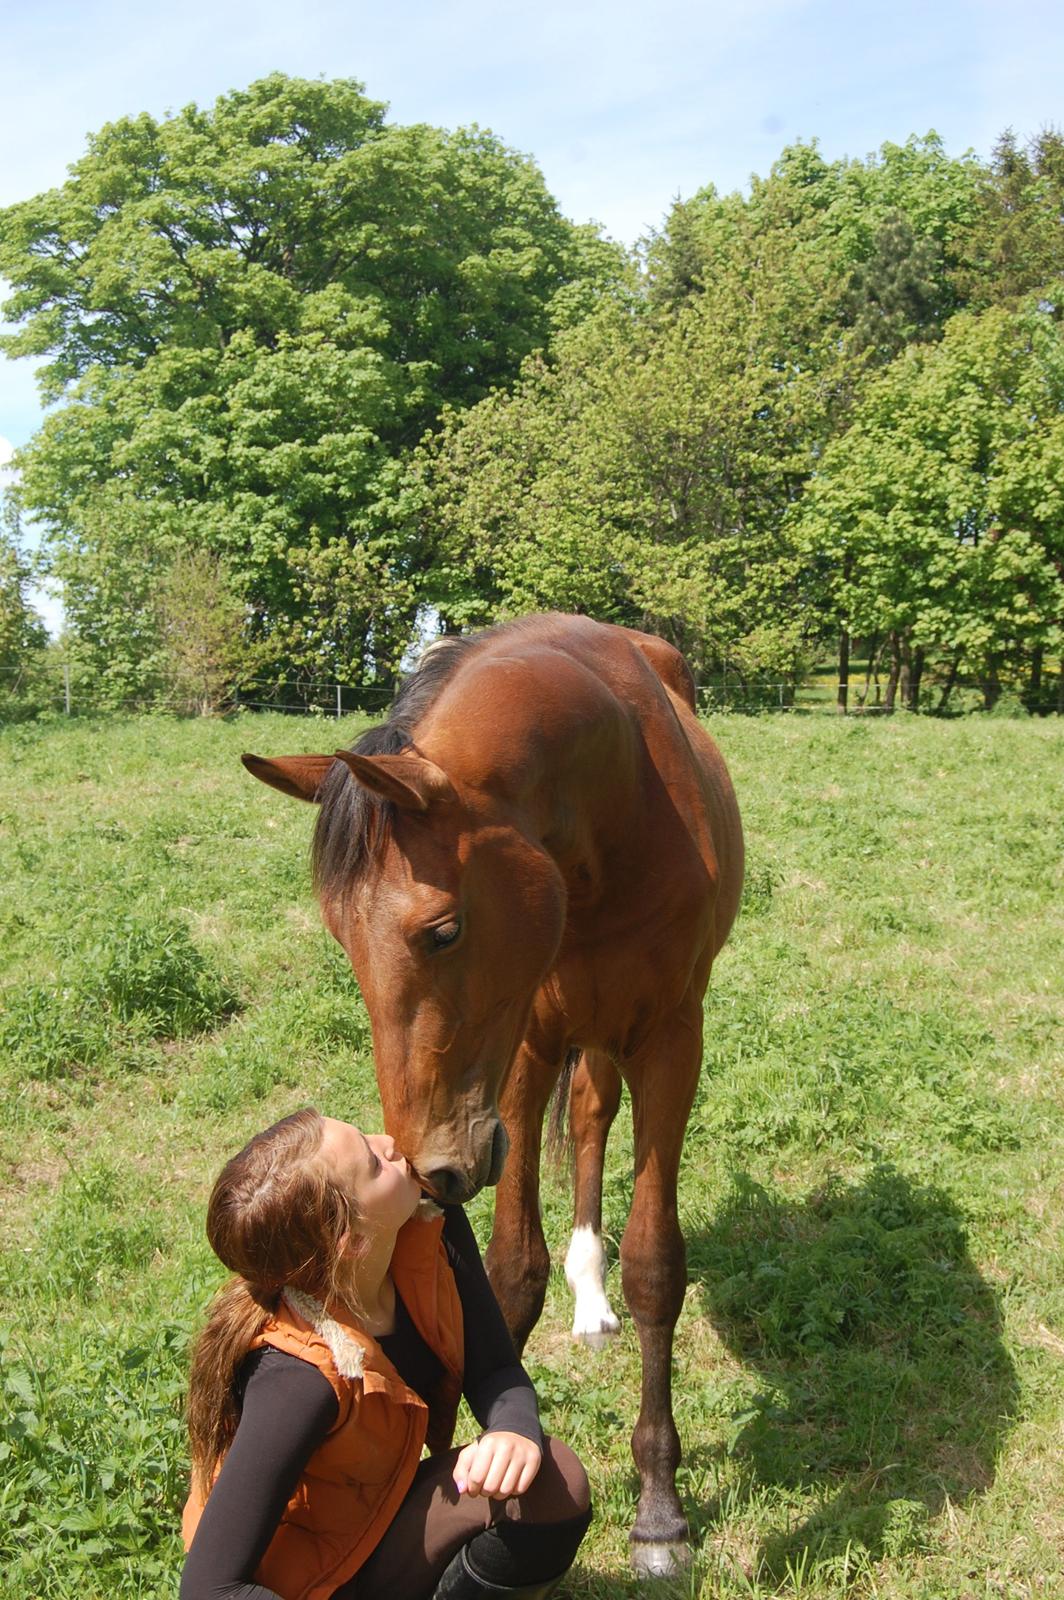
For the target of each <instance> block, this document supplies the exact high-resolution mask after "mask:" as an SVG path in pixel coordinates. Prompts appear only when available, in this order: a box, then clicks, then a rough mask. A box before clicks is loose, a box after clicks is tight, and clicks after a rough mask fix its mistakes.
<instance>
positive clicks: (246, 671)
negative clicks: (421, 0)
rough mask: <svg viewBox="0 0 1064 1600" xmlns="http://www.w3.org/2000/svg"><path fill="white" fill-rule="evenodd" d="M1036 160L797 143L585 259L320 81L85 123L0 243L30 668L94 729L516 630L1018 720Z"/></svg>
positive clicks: (1048, 331) (1039, 663) (1051, 564)
mask: <svg viewBox="0 0 1064 1600" xmlns="http://www.w3.org/2000/svg"><path fill="white" fill-rule="evenodd" d="M1062 152H1064V141H1062V137H1061V135H1059V134H1058V133H1056V132H1054V131H1052V130H1049V131H1045V132H1043V133H1041V134H1040V135H1039V136H1038V137H1037V138H1036V139H1034V140H1032V141H1031V142H1030V143H1029V144H1028V145H1023V144H1021V143H1020V142H1019V141H1018V140H1017V139H1016V138H1015V137H1014V136H1013V135H1012V134H1011V133H1010V134H1006V135H1004V136H1003V138H1002V139H1001V140H1000V141H999V143H998V145H997V146H996V148H995V150H994V152H993V154H992V156H991V158H990V159H989V161H987V162H981V161H979V160H978V159H977V158H976V157H975V156H974V155H973V154H971V153H970V152H969V153H966V154H964V155H961V156H959V157H957V156H951V155H949V154H948V153H947V151H946V150H945V148H944V146H943V144H942V141H941V140H940V139H939V138H938V137H937V135H935V134H934V133H931V134H928V135H926V136H924V137H922V138H916V137H914V138H910V139H908V140H907V141H906V142H905V143H902V144H894V143H888V144H885V145H884V146H883V147H882V149H881V150H879V151H878V152H876V153H874V154H873V155H870V156H868V157H866V158H864V159H861V160H850V159H847V160H841V161H833V162H829V161H827V160H826V159H825V158H824V157H823V156H822V154H821V153H820V151H819V149H818V148H817V146H816V144H815V143H812V144H805V143H798V144H794V145H791V146H788V147H786V148H785V149H784V150H783V151H781V153H780V156H779V158H778V160H777V161H776V162H775V163H774V165H773V167H772V169H771V170H770V172H769V173H768V175H767V176H766V177H764V178H761V177H754V178H753V179H752V180H751V184H750V188H749V191H748V192H747V193H735V194H721V193H719V192H718V191H717V190H716V189H715V188H714V187H713V186H712V185H707V186H706V187H705V188H703V189H701V190H700V191H698V193H696V194H695V195H694V196H693V197H691V198H690V199H688V200H685V201H677V202H676V203H675V204H674V205H673V207H672V208H671V210H670V212H669V214H668V216H667V218H666V220H665V223H664V226H663V228H662V229H661V231H660V232H659V233H657V234H656V235H654V236H653V237H652V238H651V239H649V240H648V241H646V242H645V243H644V245H643V247H642V249H641V251H640V252H639V254H638V255H637V256H636V257H632V258H627V257H625V256H624V254H623V252H621V251H620V250H619V249H618V248H617V247H616V246H614V245H612V244H611V243H610V242H609V241H607V240H604V239H603V238H601V237H600V236H599V234H598V233H597V231H596V230H594V229H593V228H591V227H576V226H574V225H573V224H572V223H570V222H568V221H566V220H565V219H564V218H563V217H562V216H561V215H560V213H559V211H558V209H557V206H556V204H555V202H554V201H553V199H552V198H551V196H550V195H549V193H548V191H547V189H546V187H545V184H544V182H543V178H542V175H541V174H540V172H539V170H538V168H537V167H536V166H535V164H534V162H533V161H532V160H530V159H529V158H528V157H525V156H522V155H520V154H518V153H516V152H515V151H513V150H510V149H509V148H507V146H505V145H504V144H503V143H502V142H501V141H500V140H499V139H497V138H496V137H495V136H494V135H492V134H490V133H487V132H484V131H482V130H480V129H477V128H471V129H464V130H458V131H457V132H445V131H443V130H440V129H436V128H430V127H425V126H413V127H403V126H398V125H395V124H392V123H389V122H388V121H387V119H386V115H385V108H384V106H383V105H381V104H380V103H378V102H375V101H372V100H370V99H368V98H367V97H366V96H365V94H364V92H363V90H362V87H361V85H359V84H358V83H356V82H354V81H352V80H341V81H338V82H333V83H325V82H314V83H311V82H306V81H303V80H299V79H290V78H287V77H284V76H282V75H280V74H275V75H274V76H272V77H270V78H267V79H264V80H262V81H261V82H259V83H255V84H252V85H251V86H250V88H248V89H246V90H243V91H239V92H234V93H232V94H229V95H226V96H223V97H222V98H221V99H220V100H219V101H218V102H217V103H216V104H215V105H214V106H213V107H211V108H209V109H206V110H204V109H201V108H198V107H196V106H194V105H193V106H188V107H186V108H185V109H184V110H182V111H180V112H178V113H177V114H176V115H174V116H170V117H168V118H166V119H164V120H162V121H157V120H155V119H153V118H151V117H148V116H139V117H131V118H126V119H123V120H121V121H119V122H116V123H113V124H109V125H108V126H107V127H105V128H103V129H101V130H100V132H99V133H98V134H96V135H95V136H93V137H92V138H91V139H90V141H89V145H88V149H87V151H86V153H85V155H84V156H83V157H82V158H81V160H80V161H78V162H77V163H76V164H75V165H74V167H73V168H72V169H71V174H70V178H69V180H68V181H67V182H66V183H65V184H64V185H63V186H62V187H61V188H59V189H57V190H55V191H52V192H51V193H49V194H46V195H40V196H37V197H36V198H34V199H33V200H30V201H26V202H24V203H23V204H21V205H17V206H13V207H10V208H9V209H8V210H7V211H5V212H2V213H0V273H2V274H3V275H4V276H6V277H7V278H8V279H9V280H10V282H11V283H12V284H13V286H14V293H13V296H12V299H11V300H10V302H9V303H8V306H7V308H6V314H7V316H8V318H9V320H10V321H11V322H12V323H13V324H14V325H15V331H14V332H13V333H12V334H11V335H10V336H8V338H7V339H6V341H5V342H6V346H7V348H8V350H9V351H10V353H12V354H16V355H30V356H35V357H38V358H40V360H41V363H42V364H41V368H40V372H41V381H42V389H43V393H44V395H45V397H46V398H47V399H49V400H51V401H53V402H54V403H55V404H54V408H53V409H52V410H51V412H50V414H49V415H48V416H47V418H46V421H45V422H44V424H43V426H42V428H41V430H40V432H39V433H38V435H37V436H36V438H35V439H34V440H33V441H32V442H31V444H30V445H29V446H28V447H27V448H26V449H25V450H24V451H22V452H21V453H20V460H19V465H20V468H21V487H20V495H21V500H22V504H23V506H24V507H25V509H27V510H28V511H29V512H31V513H32V515H33V516H34V517H35V518H36V519H37V520H38V522H39V523H40V524H41V525H42V526H43V528H44V530H45V552H46V559H47V562H48V564H49V566H50V570H51V571H52V573H53V574H54V575H55V576H57V577H58V578H59V579H60V580H61V581H62V583H63V586H64V597H65V606H66V613H67V617H68V621H69V625H70V637H69V640H68V645H67V649H68V655H69V657H70V658H71V659H72V660H73V661H74V662H76V663H79V664H80V665H81V666H82V667H83V668H84V670H85V671H86V672H91V674H92V676H93V681H94V682H95V684H96V685H97V693H98V694H99V696H100V697H101V698H104V699H110V700H114V701H117V700H122V699H125V698H127V697H129V696H131V695H134V694H137V693H139V694H141V695H144V694H156V695H159V696H162V697H164V698H165V697H166V695H168V694H169V695H170V696H171V698H172V697H173V695H175V694H177V695H178V696H181V695H184V696H185V697H186V698H190V699H196V700H198V702H199V703H201V704H207V703H215V702H216V701H217V700H218V698H219V696H220V695H222V694H223V691H224V680H225V678H226V675H227V674H228V675H229V676H230V677H231V678H232V679H233V681H234V682H239V680H240V678H241V676H243V677H244V678H245V679H246V678H249V677H252V676H259V677H262V676H266V677H271V678H273V679H274V680H275V681H276V680H278V679H280V678H283V677H293V676H295V677H300V678H303V679H312V678H314V677H320V676H327V677H329V678H330V679H333V680H335V679H341V680H343V681H344V682H345V683H363V684H376V685H381V684H385V685H387V684H389V683H390V682H391V680H392V677H393V675H394V672H395V670H396V667H397V664H398V662H399V660H400V658H401V657H402V655H403V652H404V650H405V649H406V648H408V646H409V643H410V641H411V639H412V637H413V636H414V634H415V632H416V631H417V628H418V626H419V619H420V621H421V622H423V621H424V619H425V618H426V617H429V618H432V619H435V620H436V621H437V622H438V623H439V625H440V626H442V627H445V628H456V627H465V626H471V625H474V624H479V623H486V622H490V621H494V620H495V619H496V618H499V617H502V616H506V615H512V614H514V613H516V612H520V611H522V610H527V609H529V608H534V607H551V606H552V607H558V608H560V609H563V610H582V611H587V612H590V613H592V614H594V615H596V616H601V617H604V618H610V619H614V620H617V621H621V622H630V623H634V624H636V625H638V626H643V627H650V628H652V629H655V630H657V631H659V632H661V633H663V634H664V635H665V636H666V637H669V638H671V639H672V640H674V641H675V642H676V643H677V644H678V645H679V646H680V647H681V648H682V649H684V650H685V651H686V653H687V654H688V656H689V657H690V659H691V661H692V663H693V665H694V666H695V668H696V671H697V672H699V673H700V674H702V675H703V676H705V675H709V674H713V673H716V672H719V671H727V672H728V673H731V674H736V675H739V676H740V677H743V678H745V679H747V680H751V681H752V680H757V679H758V678H761V679H763V680H768V679H771V680H773V681H775V680H780V679H783V680H786V681H790V682H795V681H796V680H797V679H798V677H799V676H800V675H801V673H802V671H803V670H804V668H805V666H806V664H807V663H808V662H809V661H810V660H812V659H813V658H814V657H815V656H817V655H818V654H822V653H823V652H824V651H825V650H826V649H829V648H830V649H837V650H838V661H839V675H840V680H841V681H842V682H843V684H845V681H846V679H847V675H848V670H849V667H848V663H849V655H850V648H851V642H852V640H853V639H854V638H859V639H860V640H861V641H862V642H863V643H864V645H865V647H866V650H867V652H868V653H869V654H870V655H872V656H874V657H876V659H878V658H879V657H882V658H883V659H884V661H886V662H888V663H889V668H890V684H889V688H888V700H889V701H892V698H893V694H894V691H895V688H896V687H898V686H899V684H900V687H901V692H902V696H903V700H904V702H905V703H907V704H910V705H916V704H917V703H918V702H919V699H920V694H921V684H922V683H923V684H924V686H925V688H926V686H927V683H928V681H929V680H930V679H932V678H937V680H938V682H939V684H940V686H941V694H940V696H939V700H940V703H944V702H945V701H946V700H947V699H948V696H949V694H950V692H951V690H952V687H953V684H954V683H955V681H956V679H957V676H958V674H962V675H965V676H967V677H968V678H974V679H976V680H978V681H979V682H980V683H981V684H982V685H983V690H984V695H985V698H986V703H987V704H992V703H993V702H994V701H995V699H996V698H997V697H998V696H999V695H1000V693H1001V692H1002V689H1003V688H1008V687H1012V688H1014V689H1017V690H1018V691H1019V692H1021V693H1022V695H1023V697H1024V698H1025V700H1026V701H1027V703H1028V704H1029V705H1030V706H1031V707H1032V708H1035V707H1037V708H1040V709H1044V708H1046V707H1047V706H1048V705H1049V704H1050V703H1053V704H1055V703H1056V699H1055V698H1054V697H1056V696H1059V694H1060V690H1059V689H1057V688H1053V687H1052V685H1051V684H1050V681H1049V680H1050V679H1052V683H1053V684H1059V683H1061V682H1064V666H1062V663H1061V656H1062V653H1064V638H1062V634H1061V615H1062V613H1064V602H1062V592H1064V581H1062V569H1064V554H1062V550H1061V527H1062V525H1064V505H1062V503H1061V497H1060V493H1059V487H1060V482H1061V475H1062V471H1064V468H1062V466H1061V459H1060V456H1061V436H1062V427H1064V423H1062V418H1064V382H1062V381H1061V378H1060V363H1061V353H1060V337H1061V336H1060V327H1061V319H1062V315H1064V313H1062V309H1061V308H1062V306H1064V220H1062V219H1064V205H1062V196H1064V186H1062V185H1064V178H1062V174H1064V154H1062ZM20 592H21V591H20ZM218 619H224V625H220V626H215V623H216V622H217V621H218ZM227 630H228V631H231V632H239V634H240V641H239V644H240V648H239V650H237V651H230V650H229V649H228V648H227V647H226V646H225V642H224V637H223V635H224V634H225V633H226V631H227ZM197 633H199V634H200V635H202V639H203V641H204V648H203V649H202V650H199V647H198V645H197V644H196V640H195V635H196V634H197ZM841 698H842V700H843V701H844V699H845V688H843V689H842V690H841Z"/></svg>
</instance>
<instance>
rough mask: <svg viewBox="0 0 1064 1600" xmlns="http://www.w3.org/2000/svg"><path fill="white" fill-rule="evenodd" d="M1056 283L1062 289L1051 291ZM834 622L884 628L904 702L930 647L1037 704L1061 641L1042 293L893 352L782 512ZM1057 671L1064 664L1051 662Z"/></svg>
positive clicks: (1060, 386) (1062, 378)
mask: <svg viewBox="0 0 1064 1600" xmlns="http://www.w3.org/2000/svg"><path fill="white" fill-rule="evenodd" d="M1062 292H1064V286H1062ZM792 520H793V523H794V527H795V530H796V537H798V539H799V542H800V543H803V544H804V546H805V548H806V549H807V550H808V552H809V554H810V557H811V559H813V560H814V561H817V562H820V563H821V564H822V567H823V569H824V573H825V585H824V592H825V595H826V603H827V604H828V605H829V607H830V610H831V612H832V613H833V615H834V618H835V620H836V623H837V625H838V626H840V627H846V628H848V629H850V630H851V631H852V632H854V633H859V634H864V635H868V634H873V633H875V634H880V635H883V636H885V637H886V638H887V639H888V641H889V644H890V649H891V654H892V663H893V666H892V674H891V690H890V691H888V704H891V703H892V700H893V688H894V686H895V685H897V684H898V683H899V681H900V684H901V688H902V693H903V698H904V699H905V701H906V703H907V704H909V705H910V706H912V707H914V708H915V707H916V705H917V704H918V702H919V696H920V683H921V676H922V673H923V670H924V665H925V663H926V661H927V660H928V658H929V657H930V656H931V655H932V654H939V653H943V654H945V655H946V656H947V657H948V658H949V659H950V661H951V663H952V664H951V668H950V671H949V674H948V676H947V679H946V686H945V692H946V694H948V692H949V689H950V688H952V684H953V682H954V681H955V678H956V675H957V673H958V671H967V672H970V673H972V674H973V675H975V676H976V677H977V678H978V679H979V680H980V681H981V682H982V684H983V686H984V693H985V697H986V703H987V704H988V705H992V704H993V703H994V701H995V700H996V698H997V696H998V695H999V694H1000V692H1001V688H1002V685H1003V683H1005V682H1011V683H1013V684H1015V685H1016V686H1017V687H1018V688H1020V689H1022V690H1023V692H1024V693H1025V694H1026V696H1027V698H1028V700H1029V701H1031V703H1032V704H1035V705H1038V706H1039V707H1042V705H1043V704H1044V700H1045V693H1044V685H1043V678H1042V674H1043V663H1044V662H1045V661H1046V660H1052V661H1054V662H1056V663H1059V662H1060V656H1061V653H1062V652H1064V333H1062V330H1061V326H1060V324H1059V323H1058V322H1057V321H1056V320H1055V318H1054V317H1053V316H1052V315H1051V313H1050V312H1049V311H1047V310H1046V309H1045V308H1044V303H1043V302H1039V301H1029V302H1027V303H1025V304H1023V305H1022V306H1021V307H1020V308H1019V309H1018V310H1017V311H1015V312H1010V311H1008V310H1007V309H1005V308H1002V307H994V308H991V309H990V310H988V311H985V312H983V313H981V314H979V315H975V314H972V313H964V314H961V315H958V316H956V317H954V318H953V319H951V321H950V323H949V324H948V326H947V328H946V332H945V336H944V338H943V340H942V342H941V344H939V345H937V346H932V347H911V348H909V349H907V350H905V351H904V352H903V353H902V354H901V355H900V356H899V357H898V358H897V360H895V361H894V362H893V363H892V364H891V365H890V366H889V367H888V368H886V369H885V371H884V372H883V373H882V375H881V376H880V377H879V378H878V379H877V380H876V381H875V382H874V383H872V384H871V385H870V386H869V388H868V390H867V392H866V394H865V396H864V398H863V400H862V402H861V404H860V406H859V408H858V410H857V413H856V415H855V418H854V421H853V424H852V426H851V427H850V429H849V431H848V432H847V433H846V434H845V435H843V436H842V437H841V438H839V439H836V440H834V441H833V442H832V443H831V445H830V446H829V447H828V449H827V450H826V451H825V453H824V457H823V460H822V462H821V463H820V465H819V466H818V468H817V472H816V475H815V477H814V479H813V481H812V483H811V485H810V488H809V491H808V493H807V495H806V497H805V499H804V501H803V503H802V505H801V506H800V507H799V508H797V510H796V512H795V513H794V515H793V519H792ZM1062 680H1064V667H1062Z"/></svg>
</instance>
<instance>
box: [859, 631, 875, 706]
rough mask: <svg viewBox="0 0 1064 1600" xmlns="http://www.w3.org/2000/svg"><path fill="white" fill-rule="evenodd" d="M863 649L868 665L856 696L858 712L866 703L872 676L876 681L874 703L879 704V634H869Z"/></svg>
mask: <svg viewBox="0 0 1064 1600" xmlns="http://www.w3.org/2000/svg"><path fill="white" fill-rule="evenodd" d="M864 647H865V653H866V655H867V657H868V664H867V666H866V667H865V675H864V688H863V689H860V690H859V691H858V694H857V709H858V711H863V710H864V708H865V706H866V705H867V703H868V691H869V689H870V688H871V687H872V678H873V675H874V677H875V680H876V699H875V703H876V705H878V704H879V651H880V638H879V634H878V633H873V634H870V635H869V637H868V638H867V639H866V640H865V642H864Z"/></svg>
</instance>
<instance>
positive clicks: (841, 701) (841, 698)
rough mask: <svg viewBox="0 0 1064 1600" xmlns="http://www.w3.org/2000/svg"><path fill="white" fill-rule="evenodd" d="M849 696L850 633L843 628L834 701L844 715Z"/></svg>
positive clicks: (840, 635) (840, 638)
mask: <svg viewBox="0 0 1064 1600" xmlns="http://www.w3.org/2000/svg"><path fill="white" fill-rule="evenodd" d="M849 696H850V633H849V629H848V628H843V630H842V632H841V633H840V634H839V681H838V687H837V696H836V701H835V708H836V710H837V711H838V712H839V713H840V714H841V715H842V716H845V715H846V702H847V700H848V699H849Z"/></svg>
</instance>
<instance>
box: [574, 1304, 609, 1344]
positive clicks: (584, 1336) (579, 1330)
mask: <svg viewBox="0 0 1064 1600" xmlns="http://www.w3.org/2000/svg"><path fill="white" fill-rule="evenodd" d="M620 1329H621V1324H620V1322H619V1320H618V1319H617V1318H616V1317H615V1316H614V1315H613V1312H612V1311H606V1313H605V1314H604V1315H602V1316H597V1317H595V1318H594V1320H593V1321H592V1320H591V1319H590V1318H589V1319H588V1321H587V1322H582V1321H581V1320H580V1318H579V1317H577V1318H576V1320H575V1321H574V1323H573V1338H574V1339H575V1340H576V1342H577V1344H586V1345H587V1347H588V1349H589V1350H605V1349H606V1347H607V1345H608V1344H609V1342H610V1340H611V1339H615V1338H616V1337H617V1335H618V1333H619V1332H620Z"/></svg>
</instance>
